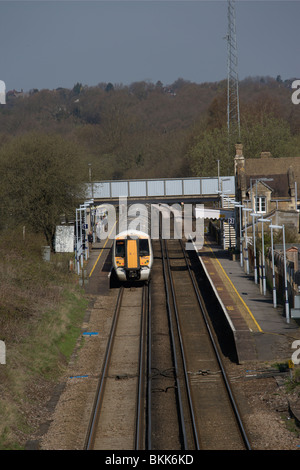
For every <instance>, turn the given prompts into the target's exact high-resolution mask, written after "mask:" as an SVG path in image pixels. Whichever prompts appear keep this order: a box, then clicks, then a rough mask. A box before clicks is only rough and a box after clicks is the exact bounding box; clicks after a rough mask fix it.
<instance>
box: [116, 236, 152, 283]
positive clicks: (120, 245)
mask: <svg viewBox="0 0 300 470" xmlns="http://www.w3.org/2000/svg"><path fill="white" fill-rule="evenodd" d="M150 264H151V253H150V246H149V240H148V238H127V239H117V240H116V245H115V269H116V273H117V277H118V279H119V280H120V281H147V280H148V279H149V275H150V268H151V266H150Z"/></svg>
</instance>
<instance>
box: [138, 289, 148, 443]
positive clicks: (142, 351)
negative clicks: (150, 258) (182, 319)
mask: <svg viewBox="0 0 300 470" xmlns="http://www.w3.org/2000/svg"><path fill="white" fill-rule="evenodd" d="M147 313H148V286H146V285H144V286H143V295H142V309H141V324H140V347H139V373H138V375H139V380H138V392H137V409H136V433H135V450H144V449H143V448H144V446H145V440H144V439H143V437H144V429H145V428H144V397H145V373H146V371H145V359H144V355H145V346H146V344H147V343H146V335H147V328H146V322H147V316H148V315H147Z"/></svg>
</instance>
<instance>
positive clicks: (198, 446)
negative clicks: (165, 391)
mask: <svg viewBox="0 0 300 470" xmlns="http://www.w3.org/2000/svg"><path fill="white" fill-rule="evenodd" d="M165 247H166V255H167V267H168V274H169V279H170V285H171V291H172V299H173V305H174V313H175V319H176V326H177V333H178V338H179V344H180V352H181V358H182V363H183V371H184V379H185V386H186V391H187V396H188V404H189V410H190V416H191V421H192V429H193V437H194V443H195V446H196V449H197V450H200V444H199V436H198V431H197V424H196V417H195V413H194V408H193V400H192V395H191V389H190V384H189V378H188V372H187V365H186V359H185V352H184V346H183V339H182V333H181V327H180V321H179V315H178V309H177V302H176V294H175V289H174V282H173V277H172V273H171V266H170V259H169V254H168V250H167V243H166V241H165Z"/></svg>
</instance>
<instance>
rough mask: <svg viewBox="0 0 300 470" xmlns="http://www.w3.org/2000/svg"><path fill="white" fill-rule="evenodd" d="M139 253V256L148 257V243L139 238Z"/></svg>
mask: <svg viewBox="0 0 300 470" xmlns="http://www.w3.org/2000/svg"><path fill="white" fill-rule="evenodd" d="M139 252H140V256H149V254H150V251H149V242H148V240H147V239H144V238H140V240H139Z"/></svg>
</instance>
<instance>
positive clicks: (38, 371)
mask: <svg viewBox="0 0 300 470" xmlns="http://www.w3.org/2000/svg"><path fill="white" fill-rule="evenodd" d="M43 244H44V243H43V239H42V238H40V237H38V236H36V235H30V234H26V238H25V240H23V236H22V231H16V233H14V234H13V237H12V234H11V233H9V234H8V233H0V340H2V341H5V346H6V364H0V449H1V450H3V449H22V448H23V447H24V444H25V443H26V441H27V439H28V438H29V437H30V436H32V435H34V433H35V432H36V431H37V429H38V427H39V425H40V424H41V416H42V415H43V411H44V407H45V404H46V402H47V401H48V400H49V398H50V396H49V393H51V390H52V389H53V386H54V385H55V383H56V382H58V381H59V378H60V377H61V376H62V375H63V373H64V368H65V366H66V365H67V363H68V361H69V358H70V356H71V354H72V352H73V350H74V346H75V344H76V341H77V339H78V337H79V335H80V327H81V324H82V319H83V317H84V314H85V311H86V308H87V300H86V298H85V296H84V292H83V290H82V289H80V288H79V287H78V284H77V276H76V275H75V274H74V273H71V272H69V259H70V258H72V255H65V254H63V255H62V254H51V260H50V262H47V261H44V260H43V258H42V250H41V247H42V245H43Z"/></svg>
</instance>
